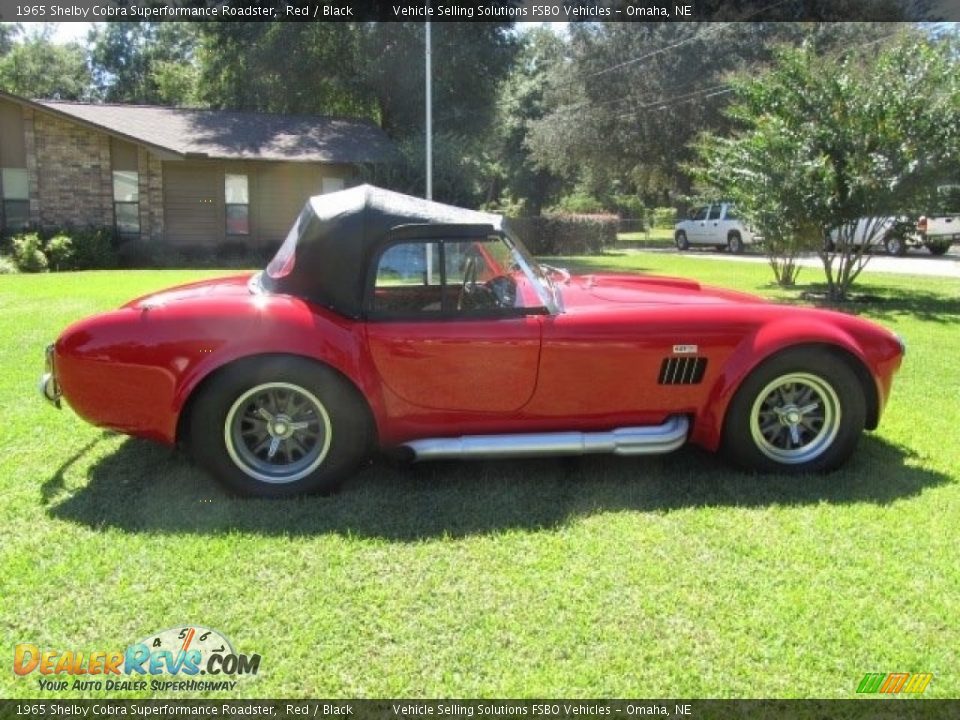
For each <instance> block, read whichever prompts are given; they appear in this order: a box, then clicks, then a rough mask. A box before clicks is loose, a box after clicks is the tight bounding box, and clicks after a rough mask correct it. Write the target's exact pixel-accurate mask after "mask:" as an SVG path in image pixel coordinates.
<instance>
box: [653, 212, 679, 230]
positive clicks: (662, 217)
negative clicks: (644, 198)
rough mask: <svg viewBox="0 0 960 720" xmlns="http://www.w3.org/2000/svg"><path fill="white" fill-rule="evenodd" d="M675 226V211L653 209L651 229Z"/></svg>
mask: <svg viewBox="0 0 960 720" xmlns="http://www.w3.org/2000/svg"><path fill="white" fill-rule="evenodd" d="M676 224H677V209H676V208H672V207H658V208H654V209H653V227H658V228H673V226H674V225H676Z"/></svg>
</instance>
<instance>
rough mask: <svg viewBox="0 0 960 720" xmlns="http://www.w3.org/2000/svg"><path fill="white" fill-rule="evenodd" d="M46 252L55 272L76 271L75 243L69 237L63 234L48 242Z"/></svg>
mask: <svg viewBox="0 0 960 720" xmlns="http://www.w3.org/2000/svg"><path fill="white" fill-rule="evenodd" d="M45 252H46V254H47V258H49V260H50V264H51V265H53V269H54V270H58V271H59V270H73V269H74V265H73V259H74V252H73V241H72V240H71V239H70V238H69V237H68V236H67V235H64V234H62V233H61V234H59V235H54V236H53V237H52V238H50V239H49V240H47V246H46V248H45Z"/></svg>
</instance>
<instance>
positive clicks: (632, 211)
mask: <svg viewBox="0 0 960 720" xmlns="http://www.w3.org/2000/svg"><path fill="white" fill-rule="evenodd" d="M611 205H612V207H613V209H614V210H616V211H617V214H618V215H619V216H620V217H621V218H630V219H631V220H642V219H643V218H645V217H646V215H647V209H646V208H645V207H644V206H643V201H642V200H641V199H640V198H638V197H637V196H636V195H614V196H613V198H612V199H611Z"/></svg>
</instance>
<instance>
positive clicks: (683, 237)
mask: <svg viewBox="0 0 960 720" xmlns="http://www.w3.org/2000/svg"><path fill="white" fill-rule="evenodd" d="M674 239H675V240H676V242H677V250H689V249H690V242H689V241H688V240H687V234H686V233H685V232H684V231H683V230H678V231H677V234H676V237H675V238H674Z"/></svg>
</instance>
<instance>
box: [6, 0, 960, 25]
mask: <svg viewBox="0 0 960 720" xmlns="http://www.w3.org/2000/svg"><path fill="white" fill-rule="evenodd" d="M0 20H3V21H5V22H33V21H39V22H110V21H138V20H150V21H164V20H177V21H196V22H205V21H210V22H217V21H221V22H222V21H228V22H229V21H258V22H349V21H379V22H403V21H407V22H422V21H427V20H429V21H431V22H465V21H466V22H469V21H513V22H598V21H599V22H694V21H696V22H703V21H707V22H710V21H717V22H761V21H764V22H780V21H805V22H834V21H880V22H898V21H909V22H922V21H926V22H943V21H960V0H579V1H578V0H429V1H427V0H421V1H417V0H413V1H411V0H169V1H167V2H161V1H159V0H55V1H51V0H0Z"/></svg>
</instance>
